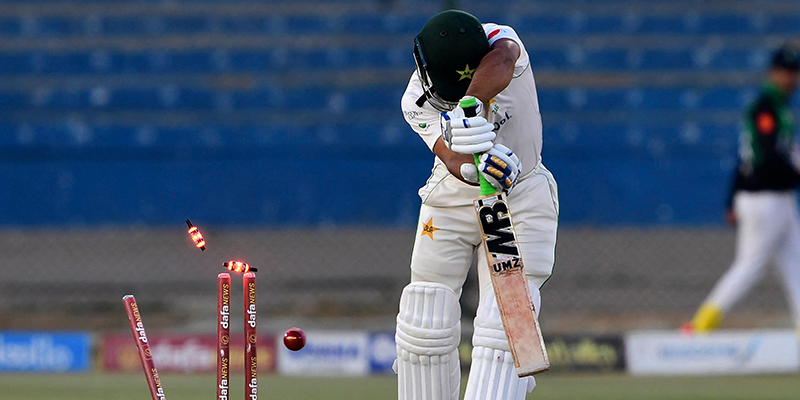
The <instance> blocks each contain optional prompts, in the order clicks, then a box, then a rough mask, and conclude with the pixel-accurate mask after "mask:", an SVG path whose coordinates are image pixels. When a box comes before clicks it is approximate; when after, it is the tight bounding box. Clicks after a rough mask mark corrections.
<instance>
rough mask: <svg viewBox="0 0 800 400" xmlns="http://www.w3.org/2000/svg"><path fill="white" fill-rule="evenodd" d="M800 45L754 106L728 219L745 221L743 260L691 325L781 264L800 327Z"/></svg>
mask: <svg viewBox="0 0 800 400" xmlns="http://www.w3.org/2000/svg"><path fill="white" fill-rule="evenodd" d="M798 67H800V61H798V52H797V49H794V48H791V47H789V46H784V47H781V48H780V49H778V50H777V51H776V52H775V54H774V55H773V58H772V63H771V66H770V69H769V72H768V73H767V81H766V83H765V84H764V86H763V88H762V90H761V94H760V95H759V97H758V99H756V101H755V102H753V103H752V104H751V105H750V107H749V108H748V109H747V112H746V114H745V116H744V117H745V119H744V128H743V131H742V136H741V143H740V150H739V163H738V168H737V169H736V174H735V179H734V183H733V187H732V189H731V194H730V196H729V200H728V209H727V212H726V220H727V221H728V222H729V223H731V224H735V225H737V229H738V231H737V238H736V258H735V259H734V261H733V264H732V265H731V267H730V269H729V270H728V271H727V272H726V273H725V274H724V275H723V276H722V278H721V279H720V280H719V282H717V284H716V286H715V287H714V290H712V291H711V294H709V296H708V298H707V299H706V300H705V302H704V303H703V305H702V306H701V307H700V309H699V310H698V311H697V314H695V316H694V318H693V319H692V321H691V322H690V323H688V324H687V325H685V326H684V329H686V330H689V331H696V332H706V331H709V330H712V329H715V328H717V327H718V326H719V325H720V323H721V322H722V318H723V316H724V315H725V314H726V313H727V312H728V311H730V310H731V308H733V306H734V305H735V304H736V303H737V302H738V301H739V300H740V299H741V298H742V296H744V295H745V294H746V293H747V292H748V291H749V290H750V289H751V288H752V287H753V285H754V284H755V283H756V282H758V280H759V279H760V278H761V276H762V275H763V273H764V270H765V268H766V266H767V264H769V263H770V262H774V263H775V264H776V265H777V267H778V269H779V271H780V273H781V277H782V281H783V283H784V285H785V287H786V291H787V297H788V300H789V307H790V308H791V311H792V316H793V318H794V321H795V324H796V326H797V328H798V329H799V330H800V218H798V212H797V196H796V193H795V191H794V188H795V187H797V186H798V184H800V153H798V148H797V145H796V144H795V124H794V118H793V117H792V113H791V110H790V109H789V104H788V102H789V99H790V98H791V96H792V93H794V91H795V89H796V88H797V83H798V82H797V79H798Z"/></svg>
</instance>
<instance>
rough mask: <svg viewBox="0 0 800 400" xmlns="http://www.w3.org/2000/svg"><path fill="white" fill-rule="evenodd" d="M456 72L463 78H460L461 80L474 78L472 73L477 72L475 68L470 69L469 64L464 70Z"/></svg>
mask: <svg viewBox="0 0 800 400" xmlns="http://www.w3.org/2000/svg"><path fill="white" fill-rule="evenodd" d="M456 72H457V73H458V74H459V75H461V78H458V80H459V82H460V81H461V80H463V79H472V74H474V73H475V68H473V69H469V64H467V66H466V67H464V70H463V71H459V70H456Z"/></svg>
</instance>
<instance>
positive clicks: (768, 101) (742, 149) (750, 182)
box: [728, 83, 800, 206]
mask: <svg viewBox="0 0 800 400" xmlns="http://www.w3.org/2000/svg"><path fill="white" fill-rule="evenodd" d="M794 137H795V123H794V117H793V116H792V112H791V110H790V109H789V104H788V102H787V99H786V97H785V96H784V95H783V93H781V91H780V90H779V89H778V88H777V87H776V86H775V85H774V84H772V83H767V84H765V85H764V87H763V88H762V89H761V93H760V94H759V96H758V99H756V100H755V101H754V102H753V103H752V104H750V106H749V107H748V109H747V111H746V112H745V115H744V121H743V127H742V133H741V137H740V143H739V160H738V167H737V168H736V174H735V178H734V182H733V188H732V190H731V195H730V196H729V199H728V205H729V206H730V205H731V204H732V202H733V194H734V192H736V191H738V190H745V191H749V192H755V191H762V190H773V191H783V190H789V189H792V188H793V187H795V186H797V185H798V184H800V174H798V172H797V171H796V170H795V169H794V168H793V167H792V163H791V161H790V152H791V149H792V145H793V144H794Z"/></svg>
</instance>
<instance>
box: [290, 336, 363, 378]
mask: <svg viewBox="0 0 800 400" xmlns="http://www.w3.org/2000/svg"><path fill="white" fill-rule="evenodd" d="M368 336H369V335H368V334H367V332H363V331H306V345H305V347H303V348H302V349H301V350H300V351H291V350H289V349H287V348H286V347H285V346H283V345H279V346H278V348H279V349H280V350H279V352H278V372H279V373H281V374H286V375H304V376H309V375H327V376H341V375H348V376H362V375H367V374H368V373H369V369H370V356H369V351H368V349H369V346H368V342H369V340H368ZM280 340H282V339H280Z"/></svg>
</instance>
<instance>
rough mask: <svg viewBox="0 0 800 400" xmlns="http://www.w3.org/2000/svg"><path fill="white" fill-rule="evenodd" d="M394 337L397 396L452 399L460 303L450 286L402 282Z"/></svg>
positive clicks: (455, 393)
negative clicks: (402, 287) (403, 284)
mask: <svg viewBox="0 0 800 400" xmlns="http://www.w3.org/2000/svg"><path fill="white" fill-rule="evenodd" d="M395 341H396V342H397V375H398V399H400V400H406V399H415V400H446V399H452V400H457V399H458V396H459V389H460V383H461V382H460V378H461V367H460V362H459V358H458V344H459V342H460V341H461V308H460V306H459V303H458V297H457V296H456V294H455V292H453V290H452V289H450V288H449V287H448V286H445V285H442V284H439V283H430V282H414V283H411V284H409V285H408V286H406V287H405V289H403V294H402V295H401V296H400V312H399V313H398V315H397V331H396V333H395Z"/></svg>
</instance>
